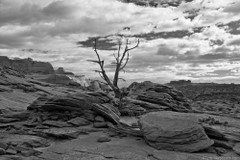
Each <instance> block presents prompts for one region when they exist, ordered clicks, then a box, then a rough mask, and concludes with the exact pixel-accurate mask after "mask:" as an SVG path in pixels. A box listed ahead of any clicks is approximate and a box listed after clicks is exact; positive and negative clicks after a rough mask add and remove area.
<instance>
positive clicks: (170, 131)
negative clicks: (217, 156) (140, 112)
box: [139, 112, 213, 152]
mask: <svg viewBox="0 0 240 160" xmlns="http://www.w3.org/2000/svg"><path fill="white" fill-rule="evenodd" d="M179 114H180V113H179ZM139 124H140V128H141V131H142V133H143V135H144V138H145V140H146V142H147V143H148V144H149V145H150V146H153V147H154V148H157V149H164V150H170V151H182V152H196V151H199V150H203V149H206V148H208V147H210V146H211V145H213V141H212V140H210V139H209V138H208V136H207V135H206V133H205V131H204V129H203V127H202V126H201V125H199V124H198V119H197V118H193V117H191V119H190V118H189V117H185V116H181V115H180V116H178V117H175V116H174V114H172V112H154V113H149V114H146V115H144V116H143V117H142V118H141V119H140V121H139Z"/></svg>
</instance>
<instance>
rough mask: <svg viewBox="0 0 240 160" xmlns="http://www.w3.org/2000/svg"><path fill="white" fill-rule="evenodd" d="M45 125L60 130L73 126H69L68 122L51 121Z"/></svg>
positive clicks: (45, 122)
mask: <svg viewBox="0 0 240 160" xmlns="http://www.w3.org/2000/svg"><path fill="white" fill-rule="evenodd" d="M43 125H46V126H52V127H59V128H62V127H69V126H71V125H70V124H68V123H66V122H60V121H50V120H47V121H44V122H43Z"/></svg>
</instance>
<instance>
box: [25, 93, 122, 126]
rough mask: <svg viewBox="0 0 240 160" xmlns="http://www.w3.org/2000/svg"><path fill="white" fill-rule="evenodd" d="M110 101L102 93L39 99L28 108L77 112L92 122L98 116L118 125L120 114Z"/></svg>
mask: <svg viewBox="0 0 240 160" xmlns="http://www.w3.org/2000/svg"><path fill="white" fill-rule="evenodd" d="M110 101H111V99H110V98H109V97H108V96H107V95H106V94H104V93H101V92H99V93H94V92H89V93H79V94H75V95H68V96H54V97H52V98H49V99H47V98H46V99H42V98H39V99H37V100H36V101H35V102H33V103H32V104H31V105H30V106H29V107H28V110H36V111H48V112H51V111H53V112H55V111H63V112H64V111H75V112H78V113H80V114H84V115H85V116H86V119H88V120H90V121H94V118H95V117H96V115H100V116H102V117H104V118H105V119H106V120H108V121H109V122H112V123H114V124H118V123H119V116H120V113H119V111H118V109H117V108H115V107H114V106H113V105H111V104H110V103H109V102H110ZM39 104H40V105H39Z"/></svg>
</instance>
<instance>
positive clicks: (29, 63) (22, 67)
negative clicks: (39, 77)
mask: <svg viewBox="0 0 240 160" xmlns="http://www.w3.org/2000/svg"><path fill="white" fill-rule="evenodd" d="M0 64H1V65H2V66H8V67H9V66H10V67H13V68H15V69H17V70H18V71H22V72H25V73H42V74H51V73H54V72H55V71H54V69H53V66H52V65H51V64H50V63H48V62H37V61H33V60H32V59H31V58H27V59H9V58H8V57H4V56H0Z"/></svg>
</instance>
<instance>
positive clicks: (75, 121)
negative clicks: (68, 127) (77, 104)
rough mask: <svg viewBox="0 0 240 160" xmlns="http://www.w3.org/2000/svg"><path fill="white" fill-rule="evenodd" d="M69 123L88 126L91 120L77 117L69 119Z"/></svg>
mask: <svg viewBox="0 0 240 160" xmlns="http://www.w3.org/2000/svg"><path fill="white" fill-rule="evenodd" d="M68 123H69V124H72V125H74V126H87V125H89V124H90V122H89V121H88V120H86V119H84V118H81V117H76V118H73V119H71V120H69V121H68Z"/></svg>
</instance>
